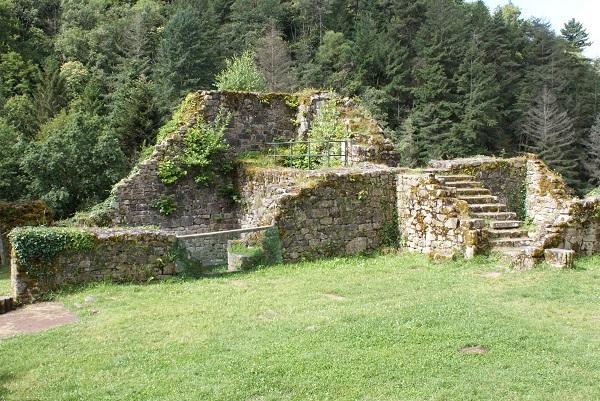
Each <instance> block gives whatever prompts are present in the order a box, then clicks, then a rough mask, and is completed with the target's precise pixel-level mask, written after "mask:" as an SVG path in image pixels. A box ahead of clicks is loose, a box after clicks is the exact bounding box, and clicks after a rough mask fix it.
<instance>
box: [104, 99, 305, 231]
mask: <svg viewBox="0 0 600 401" xmlns="http://www.w3.org/2000/svg"><path fill="white" fill-rule="evenodd" d="M195 96H196V97H197V101H196V103H197V104H196V106H195V107H196V109H194V110H192V111H191V112H190V113H189V114H190V116H191V117H190V122H189V123H188V124H187V126H184V127H183V128H182V129H181V130H180V131H179V132H176V133H174V134H172V135H170V136H169V137H168V138H167V139H166V140H164V141H163V142H162V143H160V144H157V145H156V147H155V150H154V153H153V154H152V156H151V157H150V158H149V159H148V160H146V161H144V162H142V163H140V165H139V166H138V167H137V169H136V171H134V172H133V174H131V175H130V176H129V177H128V178H126V179H124V180H122V181H121V182H120V183H118V184H117V185H116V186H115V187H114V189H113V193H114V194H115V201H114V205H113V206H114V210H115V215H114V218H113V223H114V224H116V225H119V226H159V227H160V228H161V229H165V230H169V231H173V232H177V233H202V232H212V231H220V230H231V229H235V228H238V227H239V217H240V216H239V208H238V207H237V205H236V204H235V203H233V202H232V201H231V199H230V198H228V197H227V196H224V195H221V194H220V193H219V192H218V191H217V190H216V189H215V188H214V186H212V187H200V186H198V185H197V184H196V183H195V182H194V181H193V180H192V179H191V178H185V179H182V180H181V181H180V182H177V183H175V184H173V185H171V186H167V185H165V184H163V183H162V182H161V180H160V179H159V178H158V165H159V163H160V162H161V161H162V160H163V159H166V158H169V157H173V156H176V155H177V154H179V153H180V152H181V149H182V146H183V138H184V137H185V134H186V131H187V127H189V126H191V125H192V124H193V122H194V121H195V119H196V118H199V117H201V118H204V120H205V121H213V120H214V118H215V117H216V115H217V113H218V111H219V109H220V108H221V107H222V108H223V109H224V110H225V111H226V112H228V113H229V114H230V116H231V119H230V122H229V125H228V127H227V129H226V131H225V139H226V140H227V143H228V144H229V146H230V150H231V156H230V157H235V155H237V154H239V153H242V152H247V151H258V150H263V149H264V148H265V146H266V143H267V142H272V141H273V140H275V139H277V138H280V139H287V140H290V139H293V138H294V137H295V134H296V127H295V125H294V118H295V116H296V110H295V109H294V108H293V107H289V106H288V105H287V103H286V102H288V100H287V96H288V95H282V94H268V95H264V97H261V95H257V94H253V93H237V92H214V91H210V92H199V93H197V94H195ZM164 196H174V198H175V205H176V211H175V212H174V213H172V214H171V215H169V216H164V215H161V214H160V213H159V211H158V209H157V208H156V207H153V205H154V204H155V203H156V202H157V201H158V200H160V199H161V197H164Z"/></svg>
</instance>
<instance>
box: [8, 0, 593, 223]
mask: <svg viewBox="0 0 600 401" xmlns="http://www.w3.org/2000/svg"><path fill="white" fill-rule="evenodd" d="M586 46H589V38H588V35H587V33H586V32H585V27H583V26H581V24H579V23H578V22H577V21H574V20H570V21H565V26H564V28H563V29H562V30H561V31H560V32H554V31H553V29H552V28H551V27H550V26H549V24H547V23H546V22H544V21H542V20H538V19H530V20H525V19H522V18H521V16H520V12H519V9H518V8H517V7H516V6H514V5H511V4H508V5H506V6H504V7H502V8H498V9H496V10H491V11H490V10H488V9H487V8H486V6H485V5H484V4H483V2H481V1H480V2H474V3H467V2H464V1H462V0H368V1H367V0H289V1H278V0H178V1H158V0H140V1H133V0H130V1H125V0H0V200H5V201H15V200H20V199H42V200H44V201H45V202H46V203H47V204H48V205H49V206H50V207H51V208H52V209H53V210H54V212H55V213H56V215H57V216H58V217H65V216H69V215H71V214H73V213H74V212H75V211H77V210H81V209H84V208H87V207H89V206H91V205H93V204H95V203H97V202H99V201H102V200H103V199H104V198H106V196H107V195H108V192H109V190H110V188H111V186H112V184H114V183H115V182H117V181H118V180H119V179H120V178H122V177H123V176H125V175H126V174H127V173H128V172H129V169H130V168H131V167H132V166H133V165H134V164H135V162H136V161H137V159H138V157H139V154H140V152H141V151H142V149H143V148H144V147H147V146H149V145H151V144H153V143H154V141H155V140H156V133H157V131H158V128H159V127H160V126H161V124H163V123H164V121H165V120H166V119H167V118H168V117H169V115H170V114H171V112H172V111H173V109H174V108H175V107H176V106H177V105H178V104H179V102H180V101H181V99H182V98H183V97H184V96H185V95H186V94H187V93H188V92H190V91H194V90H199V89H214V88H215V76H216V74H218V73H219V71H221V70H222V69H223V67H224V66H225V65H226V60H227V59H228V58H231V57H234V56H236V55H240V54H242V53H243V52H245V51H248V50H249V51H251V52H252V53H253V54H254V59H255V62H256V65H257V66H258V67H259V69H260V71H261V72H262V74H263V75H264V77H265V80H266V83H267V87H268V89H269V90H271V91H293V90H302V89H303V88H323V89H333V90H335V91H337V92H339V93H340V94H342V95H345V96H356V97H358V98H359V99H360V100H361V103H362V104H364V105H365V106H366V107H367V108H368V109H369V110H370V111H371V113H372V114H373V115H374V117H376V118H377V119H378V120H379V121H380V122H381V123H382V124H383V125H384V128H385V129H386V131H387V132H388V133H389V135H390V136H391V137H392V138H393V139H394V141H395V142H396V145H397V147H398V149H399V151H400V153H401V155H402V162H403V164H404V165H407V166H421V165H424V164H426V163H427V161H428V160H430V159H435V158H453V157H461V156H469V155H475V154H490V155H499V156H509V155H514V154H518V153H520V152H535V153H539V154H540V155H541V156H542V158H543V159H544V160H545V161H546V162H547V163H548V164H549V165H550V166H551V167H552V168H553V169H555V170H556V171H558V172H560V173H561V174H562V175H563V176H564V177H565V178H566V179H567V180H568V182H569V183H570V184H571V185H573V186H574V187H576V188H578V189H579V190H580V191H582V192H585V191H587V190H589V189H591V188H594V187H597V186H599V185H600V117H599V116H600V99H599V96H598V95H599V93H598V92H599V91H600V61H599V60H589V59H586V58H585V57H584V56H583V50H584V49H585V47H586Z"/></svg>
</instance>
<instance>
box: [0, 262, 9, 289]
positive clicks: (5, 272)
mask: <svg viewBox="0 0 600 401" xmlns="http://www.w3.org/2000/svg"><path fill="white" fill-rule="evenodd" d="M2 295H10V269H9V267H8V266H2V265H0V296H2Z"/></svg>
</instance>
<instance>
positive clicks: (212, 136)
mask: <svg viewBox="0 0 600 401" xmlns="http://www.w3.org/2000/svg"><path fill="white" fill-rule="evenodd" d="M229 118H230V116H229V114H227V113H225V112H224V111H223V110H222V109H221V110H219V113H218V115H217V117H216V118H215V121H213V122H211V123H207V122H205V121H204V120H203V119H202V118H201V117H198V118H197V121H196V124H195V125H194V126H192V127H189V128H188V129H187V131H186V133H185V137H184V139H183V150H182V152H181V154H180V155H178V156H175V157H172V158H165V159H163V160H162V161H161V162H160V163H159V165H158V176H159V178H160V180H161V181H162V182H163V183H164V184H165V185H172V184H174V183H176V182H177V181H179V179H180V178H183V177H185V176H188V175H189V176H191V177H193V179H194V181H195V182H196V183H197V184H198V185H202V186H209V185H212V184H218V186H219V187H223V185H224V183H222V182H218V183H217V182H215V179H216V178H217V177H218V176H223V175H227V173H229V172H231V171H232V169H233V163H232V162H231V161H229V160H228V158H227V157H226V152H227V150H228V149H229V145H228V144H227V142H226V141H225V138H224V134H225V128H226V127H227V124H228V123H229Z"/></svg>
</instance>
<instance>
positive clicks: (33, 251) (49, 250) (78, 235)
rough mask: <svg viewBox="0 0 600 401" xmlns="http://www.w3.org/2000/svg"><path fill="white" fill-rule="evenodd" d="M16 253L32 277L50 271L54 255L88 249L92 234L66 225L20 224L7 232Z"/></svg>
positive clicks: (91, 242)
mask: <svg viewBox="0 0 600 401" xmlns="http://www.w3.org/2000/svg"><path fill="white" fill-rule="evenodd" d="M9 238H10V241H11V243H12V246H13V250H14V252H15V255H16V257H17V259H18V261H19V263H20V265H21V266H23V267H24V268H25V269H26V271H27V274H28V275H29V276H31V277H45V276H49V275H52V274H53V272H54V271H53V262H54V261H55V259H56V257H57V256H58V255H59V254H61V253H63V252H67V251H90V250H92V249H93V248H94V243H95V242H94V236H93V235H92V234H90V233H87V232H84V231H81V230H78V229H75V228H68V227H43V226H41V227H21V228H15V229H14V230H13V231H11V233H10V234H9Z"/></svg>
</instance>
